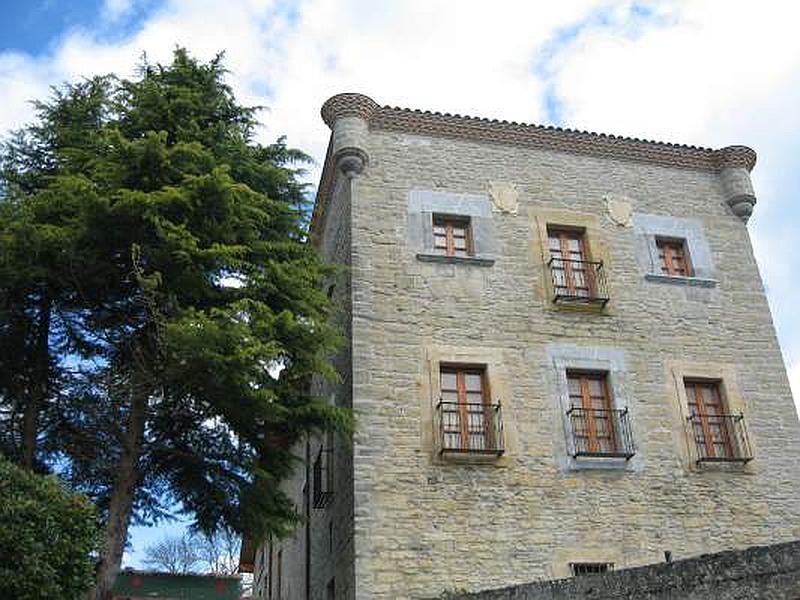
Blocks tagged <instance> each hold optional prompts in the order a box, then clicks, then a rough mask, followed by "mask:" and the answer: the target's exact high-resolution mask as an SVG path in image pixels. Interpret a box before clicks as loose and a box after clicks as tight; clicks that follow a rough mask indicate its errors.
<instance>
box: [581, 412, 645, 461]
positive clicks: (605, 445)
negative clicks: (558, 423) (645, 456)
mask: <svg viewBox="0 0 800 600" xmlns="http://www.w3.org/2000/svg"><path fill="white" fill-rule="evenodd" d="M567 417H568V419H569V423H570V429H571V431H570V433H571V436H570V437H571V439H570V442H571V454H572V456H573V457H575V458H578V457H597V458H624V459H625V460H628V459H629V458H631V457H633V455H634V454H636V448H635V446H634V444H633V434H632V432H631V426H630V421H629V419H628V409H627V408H622V409H618V408H614V409H600V408H580V407H576V406H574V407H572V408H570V409H569V410H568V411H567Z"/></svg>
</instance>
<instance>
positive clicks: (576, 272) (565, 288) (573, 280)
mask: <svg viewBox="0 0 800 600" xmlns="http://www.w3.org/2000/svg"><path fill="white" fill-rule="evenodd" d="M547 267H548V269H549V270H550V277H551V280H552V283H553V301H554V302H559V303H574V304H599V305H601V306H605V305H606V304H607V303H608V301H609V295H608V282H607V281H606V272H605V269H604V268H603V262H602V261H589V260H574V259H568V258H561V257H555V256H554V257H552V258H551V259H550V260H549V261H548V262H547Z"/></svg>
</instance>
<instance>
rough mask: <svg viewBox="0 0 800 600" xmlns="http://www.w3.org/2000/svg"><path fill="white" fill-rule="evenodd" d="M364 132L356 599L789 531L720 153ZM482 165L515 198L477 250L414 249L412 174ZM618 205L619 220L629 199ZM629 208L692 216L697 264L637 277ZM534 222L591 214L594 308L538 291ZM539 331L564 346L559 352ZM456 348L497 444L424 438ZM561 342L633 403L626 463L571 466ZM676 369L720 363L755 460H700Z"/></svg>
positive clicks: (449, 178) (798, 528) (791, 462)
mask: <svg viewBox="0 0 800 600" xmlns="http://www.w3.org/2000/svg"><path fill="white" fill-rule="evenodd" d="M364 144H365V150H366V154H367V155H368V157H369V162H368V165H367V166H366V167H365V168H364V171H363V173H362V174H360V175H357V176H356V177H355V178H354V179H353V183H352V198H351V203H352V225H353V230H352V253H351V256H352V286H353V330H352V340H353V342H352V343H353V364H354V374H353V408H354V411H355V413H356V416H357V418H358V430H357V433H356V435H355V440H354V449H353V453H354V463H353V468H354V481H355V484H354V485H355V492H354V493H355V496H354V498H355V500H354V503H355V504H354V515H355V524H354V527H355V541H354V550H355V559H354V560H355V575H354V576H355V586H356V587H355V595H354V597H355V598H357V599H358V600H362V599H376V598H391V599H393V600H394V599H403V598H420V597H427V596H430V595H432V594H433V595H435V594H436V593H438V592H439V591H441V590H446V589H458V588H465V589H481V588H490V587H499V586H502V585H509V584H514V583H522V582H526V581H530V580H532V579H537V578H538V579H554V578H559V577H563V576H566V575H567V572H568V568H569V567H568V565H569V563H570V562H574V561H610V562H614V563H615V564H616V566H617V568H627V567H634V566H639V565H644V564H649V563H653V562H656V561H659V560H661V559H662V556H663V551H664V549H671V550H672V551H673V552H674V553H675V555H676V556H693V555H699V554H702V553H707V552H716V551H721V550H726V549H731V548H743V547H747V546H752V545H758V544H768V543H772V542H777V541H782V540H790V539H797V538H799V537H800V504H799V503H798V489H800V472H798V470H797V469H796V464H797V462H798V461H799V460H800V425H798V420H797V415H796V412H795V409H794V405H793V403H792V399H791V393H790V391H789V386H788V381H787V378H786V373H785V370H784V366H783V361H782V357H781V354H780V350H779V348H778V344H777V341H776V338H775V334H774V328H773V324H772V320H771V316H770V312H769V308H768V306H767V302H766V298H765V295H764V290H763V287H762V285H761V281H760V278H759V274H758V268H757V265H756V263H755V259H754V257H753V253H752V249H751V246H750V241H749V238H748V234H747V230H746V228H745V225H744V224H743V222H742V221H741V220H740V219H739V218H738V217H737V216H736V215H735V214H733V212H732V211H731V208H730V207H729V205H728V204H727V202H726V199H727V195H726V191H725V188H724V185H723V182H722V179H721V176H720V175H719V173H716V172H712V171H703V170H695V169H691V168H683V167H668V166H666V165H663V164H649V163H646V162H642V161H633V160H625V159H623V158H613V159H612V158H603V157H600V156H588V155H576V154H570V153H567V152H558V151H549V150H543V149H537V148H523V147H519V146H515V145H512V144H503V143H500V142H493V143H481V142H479V141H471V140H465V139H452V138H447V137H438V136H433V135H431V136H424V135H416V134H410V133H404V132H396V131H386V130H381V129H372V130H370V132H369V135H368V136H367V137H366V140H365V142H364ZM498 182H499V183H501V184H504V185H505V189H513V190H515V191H516V193H517V195H518V198H517V201H518V202H517V205H516V206H514V203H513V202H511V203H508V202H503V203H500V204H502V205H503V206H504V207H505V208H503V206H497V205H496V206H495V210H494V211H493V213H492V216H491V222H492V228H491V229H492V235H493V238H494V239H493V240H492V244H493V245H492V247H493V250H494V252H493V255H492V258H493V259H494V262H493V263H492V264H470V263H467V262H458V261H449V262H448V261H445V262H441V263H437V262H429V261H423V260H420V259H419V258H418V256H417V255H418V254H419V252H418V250H417V247H418V241H419V239H418V236H417V235H416V234H415V233H414V232H411V231H409V223H412V224H413V223H414V222H415V219H414V218H409V207H410V201H411V199H412V197H413V194H414V193H416V192H420V191H422V192H436V193H437V194H441V193H444V194H452V195H454V196H457V197H464V196H463V195H469V196H484V197H491V193H490V192H491V190H492V189H493V188H495V189H496V188H497V187H498V186H497V183H498ZM612 197H613V198H616V199H617V201H616V208H615V210H614V211H613V214H612V211H610V210H609V209H610V204H609V199H610V198H612ZM619 198H622V199H623V200H622V201H621V202H620V201H619ZM626 203H627V205H628V206H627V208H629V209H630V211H631V212H632V213H633V215H634V218H631V219H626V218H624V213H625V212H626V211H625V208H626V207H625V206H624V205H625V204H626ZM333 204H334V202H331V205H330V206H329V207H328V209H327V210H328V211H331V210H334V208H333ZM620 204H621V205H622V208H623V210H621V211H620V210H619V208H620ZM411 205H413V202H412V203H411ZM620 212H621V213H623V217H622V218H620V215H619V213H620ZM639 215H644V216H647V215H651V216H655V217H665V218H672V219H691V220H692V227H693V228H694V227H695V225H696V226H697V227H698V228H699V231H700V233H701V234H702V243H703V244H705V246H703V248H704V249H705V248H707V250H708V256H707V258H708V261H707V264H708V265H709V266H710V267H713V277H709V276H705V277H704V278H703V279H704V281H703V282H701V283H703V285H692V284H691V283H692V282H677V281H666V282H665V281H660V280H658V279H655V280H653V279H648V278H647V277H646V275H647V274H648V273H647V272H646V269H645V268H643V266H642V264H641V260H640V249H641V246H642V240H641V239H640V238H639V237H637V236H640V235H644V234H645V233H647V232H646V231H645V232H644V233H643V232H642V231H640V230H639V229H637V228H636V227H634V224H635V222H636V219H635V217H636V216H639ZM642 222H646V223H653V222H658V219H645V220H644V221H642ZM547 224H558V225H571V224H572V225H580V226H583V227H585V228H586V231H587V235H588V238H589V245H590V250H591V254H592V255H593V256H597V257H600V258H602V260H603V262H604V268H605V269H606V273H607V276H608V287H609V291H610V298H611V299H610V301H609V303H608V305H607V306H606V307H605V309H602V310H580V309H577V310H576V309H568V308H567V309H565V308H561V307H559V306H557V305H555V304H554V303H553V302H552V300H551V297H550V295H549V288H548V281H549V279H548V277H549V274H548V271H547V268H546V256H547V252H546V247H545V240H543V239H542V237H543V235H542V231H543V230H545V231H546V225H547ZM671 231H672V230H671ZM667 233H668V232H667ZM693 235H694V234H693ZM553 344H556V345H557V346H558V347H559V348H562V349H563V348H564V347H565V346H571V347H575V348H578V349H579V351H576V352H572V351H570V353H568V354H567V355H566V358H564V356H565V355H564V353H563V352H560V351H559V352H560V353H559V352H557V353H555V354H554V352H553V350H552V348H553V346H552V345H553ZM548 348H550V349H551V350H550V351H549V350H548ZM459 357H473V359H472V360H473V361H475V362H480V363H485V364H487V365H488V368H489V370H490V371H491V372H490V373H489V377H490V379H492V381H491V387H492V390H493V392H494V390H502V395H503V397H501V398H498V400H501V401H502V402H503V406H504V411H503V417H504V427H505V432H506V435H507V436H508V439H509V440H510V442H513V443H509V444H507V452H506V454H505V455H504V456H503V457H502V458H501V459H500V460H498V461H495V462H489V463H486V462H484V463H476V462H463V461H460V462H452V461H443V460H442V459H441V457H440V456H439V455H438V454H437V453H436V452H435V447H434V445H433V444H432V443H431V441H430V439H431V428H432V425H431V415H432V413H433V410H434V406H435V403H436V401H437V399H438V389H437V388H438V383H437V379H438V366H439V364H440V362H446V361H450V362H453V361H457V360H458V359H459ZM587 357H588V358H587ZM592 357H594V358H592ZM606 357H612V359H613V360H612V359H609V358H606ZM556 359H558V360H562V361H568V360H576V361H583V360H590V359H591V360H596V361H600V362H602V361H606V362H607V363H608V369H610V370H612V371H613V372H612V378H613V377H616V378H617V379H616V380H617V381H618V382H619V387H618V389H619V390H620V391H619V394H620V398H619V399H620V400H623V401H624V403H625V405H626V406H627V408H628V410H629V413H628V414H629V418H630V422H631V426H632V430H633V437H634V441H635V444H636V455H635V457H634V458H633V459H631V461H630V462H628V463H624V461H623V464H621V466H620V465H619V464H615V465H607V466H608V468H584V467H585V466H586V465H585V464H581V465H576V464H575V463H574V461H572V460H570V457H568V456H567V449H566V445H565V434H566V432H565V423H564V415H563V407H562V405H561V402H560V394H561V392H560V390H561V377H562V374H561V372H560V371H559V368H560V367H559V364H561V365H562V367H563V365H564V364H567V363H563V362H562V363H558V360H556ZM595 364H599V363H595ZM684 376H690V377H710V378H715V379H719V380H720V381H722V383H723V386H724V390H725V395H726V398H728V399H729V401H730V403H731V405H732V406H735V407H737V408H738V409H741V411H742V412H743V414H744V418H745V422H746V424H747V427H748V431H749V434H750V441H751V443H752V446H753V448H754V454H755V458H754V460H752V461H751V462H750V463H748V464H747V465H745V466H741V465H736V466H734V467H733V468H713V469H698V468H697V465H696V463H695V461H694V458H693V456H692V454H691V447H690V440H689V436H688V432H687V428H686V415H685V406H686V398H685V394H683V395H682V392H681V390H682V388H683V385H682V378H683V377H684ZM591 466H596V465H591ZM576 467H578V468H576Z"/></svg>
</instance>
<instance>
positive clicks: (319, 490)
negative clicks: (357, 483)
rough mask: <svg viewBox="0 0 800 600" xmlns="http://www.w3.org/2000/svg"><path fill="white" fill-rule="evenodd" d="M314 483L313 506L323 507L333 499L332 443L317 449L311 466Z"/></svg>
mask: <svg viewBox="0 0 800 600" xmlns="http://www.w3.org/2000/svg"><path fill="white" fill-rule="evenodd" d="M312 482H313V484H314V490H313V492H314V493H313V496H312V504H313V506H314V508H325V507H326V506H328V504H330V502H331V500H333V445H332V444H327V443H326V444H325V445H323V446H322V447H320V449H319V453H318V454H317V458H316V460H315V461H314V466H313V467H312Z"/></svg>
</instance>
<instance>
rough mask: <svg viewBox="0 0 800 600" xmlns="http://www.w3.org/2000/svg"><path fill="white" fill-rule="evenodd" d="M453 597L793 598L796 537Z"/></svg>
mask: <svg viewBox="0 0 800 600" xmlns="http://www.w3.org/2000/svg"><path fill="white" fill-rule="evenodd" d="M445 597H448V598H450V599H452V600H468V599H469V600H562V599H564V600H567V599H587V600H588V599H593V600H596V599H600V598H603V599H623V598H625V599H634V598H635V599H636V600H711V599H715V598H720V599H722V598H724V599H725V600H756V599H763V600H797V599H800V541H797V542H789V543H786V544H776V545H774V546H756V547H753V548H748V549H747V550H740V551H730V552H720V553H718V554H705V555H702V556H698V557H696V558H690V559H686V560H681V561H676V562H673V563H670V564H667V563H662V564H657V565H650V566H646V567H638V568H635V569H625V570H622V571H615V572H611V573H608V574H606V575H594V576H589V577H577V578H573V579H561V580H557V581H547V582H539V583H531V584H527V585H519V586H512V587H508V588H503V589H498V590H488V591H484V592H477V593H473V594H450V595H448V596H445Z"/></svg>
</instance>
